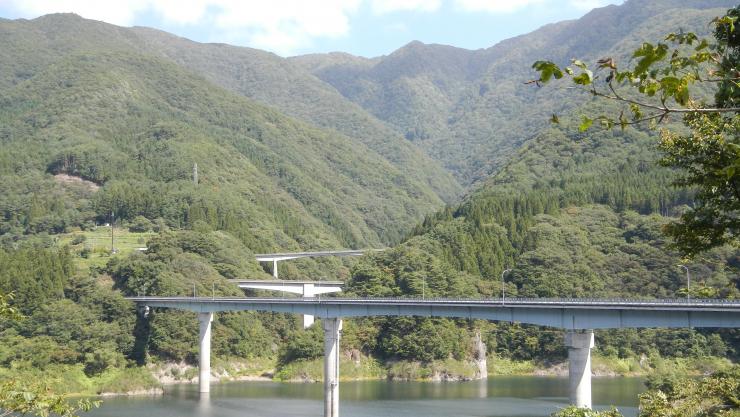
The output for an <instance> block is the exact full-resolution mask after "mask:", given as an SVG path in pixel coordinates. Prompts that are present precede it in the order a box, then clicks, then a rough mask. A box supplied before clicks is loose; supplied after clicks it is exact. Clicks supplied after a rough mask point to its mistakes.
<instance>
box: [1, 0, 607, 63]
mask: <svg viewBox="0 0 740 417" xmlns="http://www.w3.org/2000/svg"><path fill="white" fill-rule="evenodd" d="M559 2H562V6H566V7H575V8H578V9H584V10H585V9H590V8H593V7H599V6H603V5H605V4H607V3H614V2H620V0H611V1H610V0H0V3H2V4H3V5H4V6H5V7H9V8H10V9H12V10H14V11H16V12H17V14H18V15H20V16H23V17H27V18H33V17H37V16H40V15H43V14H47V13H58V12H73V13H77V14H79V15H81V16H83V17H85V18H88V19H96V20H102V21H105V22H108V23H113V24H117V25H122V26H130V25H133V24H134V23H135V22H136V21H137V18H138V17H143V16H146V17H147V21H152V20H154V21H156V19H161V20H162V22H163V23H164V24H165V25H168V27H167V28H166V29H173V28H172V26H181V27H182V28H183V29H186V30H187V29H191V28H194V29H198V30H200V31H202V32H207V33H209V34H210V37H211V39H212V40H214V41H219V42H230V43H235V44H239V45H249V46H253V47H256V48H262V49H267V50H270V51H274V52H277V53H279V54H282V55H290V54H292V53H295V52H297V51H299V50H305V49H306V48H309V47H311V45H312V44H313V42H314V41H316V40H317V39H321V38H339V37H343V36H347V35H348V34H349V32H350V30H351V28H350V20H351V18H352V17H354V16H355V15H356V14H357V13H358V11H359V10H360V7H361V6H362V5H366V6H368V7H369V9H370V10H371V11H372V13H373V14H374V15H376V16H378V15H384V14H388V13H394V12H399V11H414V12H435V11H439V10H440V9H441V7H442V5H443V4H448V5H452V7H454V8H455V9H457V10H459V11H463V12H475V13H478V12H486V13H492V14H505V13H511V12H515V11H517V10H521V9H524V8H527V7H531V6H539V5H548V6H552V5H553V4H558V3H559ZM175 31H177V30H175Z"/></svg>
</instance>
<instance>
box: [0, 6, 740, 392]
mask: <svg viewBox="0 0 740 417" xmlns="http://www.w3.org/2000/svg"><path fill="white" fill-rule="evenodd" d="M655 3H656V4H657V3H660V5H657V6H654V7H658V8H660V7H663V8H664V9H665V12H664V13H662V14H660V16H659V19H658V18H652V17H650V16H652V15H653V14H654V13H653V12H654V11H655V10H656V9H655V8H654V7H653V6H651V7H649V8H648V9H647V10H646V9H645V8H644V7H643V6H645V4H646V2H645V1H642V0H632V1H628V2H626V3H625V4H624V5H622V6H612V7H608V8H604V9H599V10H596V11H594V12H592V13H589V14H587V15H586V16H585V17H584V18H583V19H581V20H579V21H577V22H564V23H560V24H556V25H552V26H548V27H545V28H543V29H541V30H540V31H537V32H534V33H533V34H530V35H526V36H523V37H520V38H518V39H515V40H510V41H506V42H502V43H501V44H499V45H497V46H495V47H492V48H490V49H489V50H485V51H476V52H470V51H462V50H456V49H454V48H447V47H440V46H435V45H421V44H412V45H409V46H407V47H404V48H402V49H401V50H399V51H398V52H396V53H394V54H391V55H390V56H388V57H382V58H378V59H374V60H363V59H360V58H357V59H355V58H353V57H349V56H345V55H341V56H337V55H327V56H307V57H297V58H292V59H282V58H278V57H275V56H272V55H270V54H266V53H262V52H260V51H254V50H249V49H246V48H235V47H227V46H223V45H220V46H219V45H202V44H196V43H194V42H190V41H186V40H183V39H179V38H175V37H173V36H170V35H168V34H165V33H162V32H157V31H154V30H149V29H142V28H134V29H126V28H118V27H115V26H111V25H107V24H103V23H100V22H91V21H86V20H84V19H82V18H79V17H77V16H73V15H52V16H45V17H42V18H39V19H35V20H32V21H24V20H19V21H8V20H0V41H2V44H3V48H0V143H2V146H0V174H1V175H2V177H3V181H2V182H0V292H2V293H13V295H14V298H13V301H12V302H13V305H15V306H17V307H18V308H19V309H20V311H21V313H22V314H23V315H24V316H25V318H24V319H22V320H19V321H14V322H3V323H0V375H1V374H15V375H40V374H41V373H42V372H41V371H40V370H44V371H45V373H46V375H47V376H48V375H51V378H56V379H55V380H54V381H55V383H56V384H57V385H56V386H61V384H62V381H67V383H66V385H65V389H67V390H70V391H74V392H86V390H90V389H91V388H90V386H91V385H94V388H92V389H93V390H95V391H104V390H124V391H125V390H127V389H130V388H132V387H137V386H139V385H148V384H152V383H153V382H152V378H151V376H149V375H148V374H147V372H146V371H145V369H148V368H142V367H141V366H142V365H148V366H153V365H157V364H163V363H186V364H187V363H189V364H193V363H195V362H196V360H197V352H196V346H197V343H196V339H197V332H198V329H197V321H196V320H195V318H194V317H193V315H192V314H190V313H185V312H176V311H164V310H157V311H153V312H152V314H151V315H150V316H149V317H148V318H144V317H142V316H141V315H137V314H136V312H135V310H134V307H133V305H132V304H131V303H129V302H127V301H126V300H125V299H124V297H125V296H131V295H192V294H213V295H240V294H242V292H241V290H239V289H237V288H236V287H235V286H233V285H232V284H230V283H228V281H227V280H228V279H233V278H268V277H269V275H268V274H269V273H270V272H271V271H270V267H269V266H263V265H260V264H258V263H257V262H256V261H254V258H253V256H252V255H253V254H254V253H259V252H267V251H291V250H310V249H338V248H366V247H383V246H390V247H389V248H388V249H386V250H385V251H383V252H380V253H375V254H369V255H366V256H365V257H363V258H361V259H359V260H356V261H351V260H338V259H322V260H305V261H296V262H293V261H291V262H289V263H286V265H285V269H281V277H284V278H287V279H293V278H313V279H341V280H343V281H346V292H345V293H346V294H349V295H357V296H392V297H421V296H424V297H474V298H497V297H499V295H500V294H501V292H502V289H503V288H502V281H501V278H502V274H503V273H504V271H505V270H508V272H507V273H506V274H505V275H504V280H505V284H503V285H505V291H506V294H507V295H508V296H512V297H516V296H521V297H630V298H635V297H638V298H646V297H657V298H677V297H685V296H686V295H687V293H686V291H687V289H686V281H685V275H684V271H683V270H682V269H680V268H678V265H679V264H684V265H686V266H687V267H688V268H689V270H690V271H691V274H692V275H691V276H692V288H691V296H693V297H721V298H737V296H738V295H739V289H740V277H739V275H738V267H740V252H738V250H737V249H736V248H733V247H728V246H726V247H721V248H716V249H713V250H711V251H709V252H707V253H705V254H704V255H703V256H701V257H697V258H694V259H683V258H681V256H680V255H679V253H678V252H676V251H675V250H674V249H672V247H671V241H670V240H669V239H668V238H667V237H665V235H664V234H663V230H662V229H663V226H664V225H665V224H666V223H667V222H668V221H670V219H671V218H674V217H675V216H677V215H679V214H680V213H682V212H683V211H684V210H685V209H686V207H689V206H691V205H692V204H693V196H694V193H693V191H692V190H691V189H684V188H678V187H674V186H673V185H672V183H673V182H674V181H675V179H676V178H677V176H676V173H675V172H673V171H671V170H670V169H668V168H664V167H660V166H658V164H657V163H656V161H657V160H658V159H659V157H660V155H659V152H658V150H657V147H656V141H655V134H656V133H655V131H654V130H651V129H648V128H644V129H635V128H627V129H625V130H615V131H611V130H592V131H589V132H588V133H580V132H578V129H577V122H576V121H575V120H576V119H577V116H576V114H577V113H578V112H579V111H580V109H582V108H583V107H582V106H584V104H583V103H582V102H580V101H578V100H575V99H570V100H568V99H566V98H565V97H564V96H563V95H561V93H557V94H549V95H548V94H546V93H540V92H538V91H537V90H536V89H535V87H533V86H525V85H524V82H525V81H527V80H528V79H531V78H532V77H533V74H531V73H529V71H528V64H530V63H531V62H532V61H534V60H535V59H536V58H537V57H538V55H537V54H540V53H542V51H544V50H546V49H547V48H549V46H547V45H544V46H543V45H542V44H541V40H542V38H543V37H545V38H552V39H553V42H557V39H558V36H555V35H557V34H560V35H562V36H565V35H564V34H566V33H567V34H568V36H573V33H572V31H573V27H574V26H573V25H581V26H582V27H586V28H588V30H585V31H584V32H583V33H582V34H580V35H579V36H576V37H575V38H573V39H575V40H574V41H573V43H572V44H568V45H565V46H563V48H562V49H558V50H557V51H556V52H557V53H558V54H559V55H558V56H559V57H561V58H562V57H563V56H568V55H569V54H571V53H575V52H578V53H579V54H586V55H594V56H596V55H598V54H600V53H602V52H605V51H626V50H629V48H631V47H632V46H633V45H635V42H637V41H638V40H639V39H643V38H645V37H650V36H652V35H653V34H654V33H658V34H660V33H663V32H666V31H668V30H671V29H673V28H674V27H677V26H678V27H683V25H688V26H687V27H689V28H697V29H698V30H706V28H705V27H704V26H705V25H706V22H707V21H708V20H709V19H711V17H712V16H714V15H717V14H721V13H722V12H723V11H724V9H722V7H725V2H723V1H717V2H710V3H711V4H710V5H709V6H713V8H708V7H705V6H708V5H706V4H705V3H706V2H693V1H688V0H687V1H685V2H678V3H680V4H674V6H675V7H664V6H665V4H663V2H655ZM608 17H613V18H614V20H613V21H614V22H619V23H612V26H614V27H615V28H614V31H615V36H614V37H613V38H611V39H610V40H609V41H608V42H607V41H606V40H605V41H604V42H603V43H599V42H596V43H589V42H587V39H592V37H593V31H592V30H596V27H597V26H598V25H599V22H603V21H604V20H605V19H607V18H608ZM656 22H660V24H659V25H657V26H656ZM702 25H704V26H702ZM612 26H609V27H612ZM617 26H619V27H618V28H616V27H617ZM598 27H599V28H603V26H598ZM617 32H618V33H617ZM617 35H619V36H617ZM73 36H74V37H76V38H79V39H80V40H81V41H80V42H70V39H71V37H73ZM528 42H529V43H528ZM523 45H524V46H527V47H524V46H523ZM589 48H590V49H589ZM479 54H484V55H485V56H486V57H487V58H486V59H483V58H481V57H479V56H478V55H479ZM471 56H473V57H471ZM420 57H421V58H423V59H419V58H420ZM512 57H516V59H512ZM463 58H464V59H463ZM553 59H558V58H557V57H554V58H553ZM409 61H412V62H415V65H410V64H409ZM520 64H521V65H520ZM514 65H519V66H518V67H516V69H515V70H512V68H513V67H512V66H514ZM224 68H230V69H229V70H226V69H224ZM256 68H262V70H260V71H258V70H257V69H256ZM265 68H268V69H265ZM347 68H350V69H352V70H353V71H360V72H361V75H362V77H360V76H357V74H355V73H354V72H351V71H349V70H348V69H347ZM399 68H401V69H403V70H404V71H403V72H402V73H401V74H399V73H397V70H398V69H399ZM348 71H349V72H348ZM407 72H412V73H413V74H408V73H407ZM430 72H431V73H433V76H432V75H429V74H430ZM247 73H255V74H258V75H259V76H255V77H252V78H249V77H246V76H245V74H247ZM502 74H503V75H502ZM363 77H365V78H363ZM353 80H354V81H358V80H362V81H363V82H365V81H367V83H370V82H372V83H379V85H380V87H378V88H377V89H369V90H368V91H363V90H361V89H358V88H354V89H352V88H350V87H352V86H351V85H348V83H350V82H352V81H353ZM368 80H369V81H368ZM367 83H365V84H363V85H365V86H367V85H369V84H367ZM384 83H386V84H384ZM513 85H516V88H513V87H511V86H513ZM289 86H290V87H289ZM355 87H356V86H355ZM427 88H429V89H435V91H436V90H439V91H443V92H444V94H441V93H440V94H437V93H434V94H432V93H429V92H426V93H425V92H424V91H425V90H424V89H427ZM525 89H529V90H525ZM386 90H388V91H386ZM348 91H352V92H354V93H353V94H357V95H352V94H348ZM378 91H386V92H384V93H378V94H379V95H380V97H374V96H372V94H370V93H371V92H376V93H377V92H378ZM389 91H390V92H389ZM317 96H318V97H320V99H319V100H318V102H320V103H321V104H320V105H313V103H314V101H312V100H313V99H312V98H311V97H317ZM431 96H437V97H440V96H444V97H447V100H448V102H444V103H439V102H427V101H424V102H420V101H415V99H417V98H419V97H431ZM388 97H391V98H393V100H398V102H395V101H393V100H391V101H392V102H384V101H383V100H381V98H388ZM556 102H558V103H560V104H555V103H556ZM409 104H411V105H409ZM586 105H587V106H589V108H593V107H594V105H593V104H591V103H587V104H586ZM525 108H527V109H529V110H527V111H526V112H525V111H524V110H523V109H525ZM564 109H570V110H572V113H573V114H574V116H573V117H572V118H567V117H564V118H563V120H562V121H561V123H560V124H559V125H557V126H549V125H548V123H547V120H548V116H549V114H551V113H552V112H553V111H555V110H558V111H562V110H564ZM401 110H403V111H401ZM411 114H415V115H418V116H419V117H417V118H416V119H414V120H413V123H416V124H417V125H414V124H413V123H412V121H411V119H410V117H411V116H410V115H411ZM512 114H519V115H520V116H519V117H518V118H512V117H511V115H512ZM484 121H485V122H484ZM674 128H677V127H676V126H674ZM471 144H473V145H475V146H469V145H471ZM424 151H425V152H426V153H427V154H428V155H427V154H425V153H424ZM443 156H444V157H443ZM435 158H436V159H437V160H436V161H435ZM442 166H444V167H446V168H447V169H448V171H444V170H443V169H442ZM489 173H490V174H491V175H488V174H489ZM453 176H454V177H455V178H456V179H454V178H453ZM460 183H463V184H466V185H468V186H469V187H468V188H467V191H466V195H464V196H463V197H461V198H460V199H458V200H455V199H456V198H457V197H458V196H459V195H460V194H461V191H462V189H461V186H460V185H459V184H460ZM453 201H455V202H453ZM445 202H447V203H449V204H448V205H446V206H444V203H445ZM111 222H115V224H114V227H116V229H111V228H110V227H108V226H105V224H106V223H111ZM106 227H108V229H106ZM100 230H111V232H113V231H114V230H118V233H121V234H124V233H131V234H136V233H139V234H136V236H137V238H138V239H141V242H136V245H137V247H136V250H133V248H129V249H130V250H126V251H121V252H119V253H114V251H113V250H112V249H113V243H111V246H106V245H107V243H106V245H101V244H99V243H98V244H95V243H94V242H92V236H94V235H95V234H96V233H99V231H100ZM139 236H141V237H139ZM139 249H140V250H139ZM281 268H282V266H281ZM257 294H260V293H257ZM322 337H323V336H322V332H321V330H320V326H319V325H315V326H313V327H312V328H310V329H308V330H305V331H304V330H302V329H299V324H298V318H297V317H294V316H292V315H283V314H267V313H259V314H258V313H245V312H243V313H224V314H219V315H218V316H217V319H216V324H215V326H214V335H213V349H214V355H215V356H216V357H217V358H219V359H220V360H223V361H229V360H232V359H234V360H235V359H239V360H247V361H255V362H259V361H267V362H269V363H271V364H273V365H274V366H276V367H277V369H276V371H277V372H278V374H279V372H280V371H281V369H282V370H284V369H287V368H289V367H290V366H291V365H292V364H296V363H304V362H309V361H311V360H312V359H315V358H317V357H319V356H320V355H321V354H322V344H321V343H322V341H321V338H322ZM478 338H480V339H481V340H482V341H483V342H484V343H485V344H486V346H487V348H488V353H489V357H491V358H497V359H504V360H512V361H533V362H534V363H537V364H542V365H546V364H549V363H554V362H558V361H561V360H563V359H564V357H565V356H564V355H565V350H564V348H563V344H562V332H560V331H556V330H552V329H543V328H537V327H532V326H522V325H517V324H507V323H488V322H479V321H467V320H446V319H421V318H373V319H360V320H349V321H348V322H347V324H346V327H345V330H344V339H343V342H342V343H343V349H345V350H346V351H347V352H351V353H352V354H354V353H353V352H357V353H359V355H360V356H362V357H363V358H372V360H374V361H377V362H378V363H380V364H382V366H385V365H388V364H393V363H397V362H399V361H400V362H403V361H407V362H421V363H424V364H426V363H432V362H435V361H447V360H456V361H460V362H465V361H469V360H470V359H471V358H472V357H473V356H475V349H476V348H475V346H474V341H475V340H476V339H478ZM597 352H598V354H599V355H601V356H602V357H606V358H614V359H615V360H617V359H636V358H637V359H636V360H639V361H640V362H643V361H642V358H647V360H648V361H650V363H653V364H654V363H657V362H659V361H660V359H661V358H665V357H668V358H672V357H679V358H692V359H698V358H705V357H725V358H730V359H731V360H737V359H738V356H739V355H740V334H739V333H738V332H737V331H731V330H727V331H719V332H717V331H705V330H660V329H657V330H656V329H649V330H639V331H637V330H620V331H603V332H597ZM388 366H390V365H388ZM54 381H53V382H54ZM70 381H74V382H70ZM86 384H87V385H86Z"/></svg>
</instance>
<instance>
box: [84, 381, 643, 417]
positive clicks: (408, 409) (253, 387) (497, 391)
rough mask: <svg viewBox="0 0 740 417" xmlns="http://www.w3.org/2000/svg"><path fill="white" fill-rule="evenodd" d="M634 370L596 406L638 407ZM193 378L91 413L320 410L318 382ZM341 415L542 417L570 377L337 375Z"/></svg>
mask: <svg viewBox="0 0 740 417" xmlns="http://www.w3.org/2000/svg"><path fill="white" fill-rule="evenodd" d="M644 390H645V387H644V385H643V380H642V379H640V378H594V379H593V403H594V408H597V409H601V408H605V407H607V406H608V405H615V406H617V408H619V410H620V411H622V413H623V414H624V415H625V416H635V415H636V414H637V396H638V394H640V393H641V392H643V391H644ZM197 391H198V387H197V385H174V386H168V387H166V388H165V394H164V395H162V396H152V397H117V398H105V399H104V402H103V405H102V406H101V408H99V409H97V410H94V411H93V412H90V413H87V414H85V415H86V416H89V417H175V416H177V417H232V416H233V417H236V416H239V417H293V416H296V417H297V416H301V417H303V416H321V415H323V403H322V395H323V394H322V393H323V384H300V383H280V382H231V383H225V384H218V385H213V386H212V387H211V393H210V395H209V397H207V398H200V397H199V395H198V392H197ZM339 392H340V399H341V402H340V405H339V414H340V416H347V417H406V416H408V417H411V416H415V417H416V416H420V417H442V416H455V417H544V416H549V415H550V414H551V413H553V412H555V411H557V410H558V408H559V407H563V406H565V405H566V403H567V399H568V398H567V396H568V380H567V378H556V377H500V376H498V377H492V378H491V379H489V380H488V381H472V382H447V383H444V382H443V383H435V382H389V381H362V382H342V383H341V385H340V387H339Z"/></svg>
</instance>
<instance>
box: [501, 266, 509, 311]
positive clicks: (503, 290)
mask: <svg viewBox="0 0 740 417" xmlns="http://www.w3.org/2000/svg"><path fill="white" fill-rule="evenodd" d="M509 272H511V269H505V270H504V272H502V273H501V304H504V303H505V302H506V281H504V277H505V276H506V274H507V273H509Z"/></svg>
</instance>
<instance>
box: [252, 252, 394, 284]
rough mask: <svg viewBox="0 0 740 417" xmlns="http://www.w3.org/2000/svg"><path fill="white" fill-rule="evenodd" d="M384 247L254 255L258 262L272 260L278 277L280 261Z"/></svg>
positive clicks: (273, 273) (274, 274)
mask: <svg viewBox="0 0 740 417" xmlns="http://www.w3.org/2000/svg"><path fill="white" fill-rule="evenodd" d="M381 250H383V249H365V250H327V251H319V252H287V253H259V254H256V255H254V257H255V259H257V262H272V276H273V277H275V278H277V277H278V262H280V261H287V260H290V259H299V258H319V257H322V256H362V255H364V254H365V253H367V252H377V251H381Z"/></svg>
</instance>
